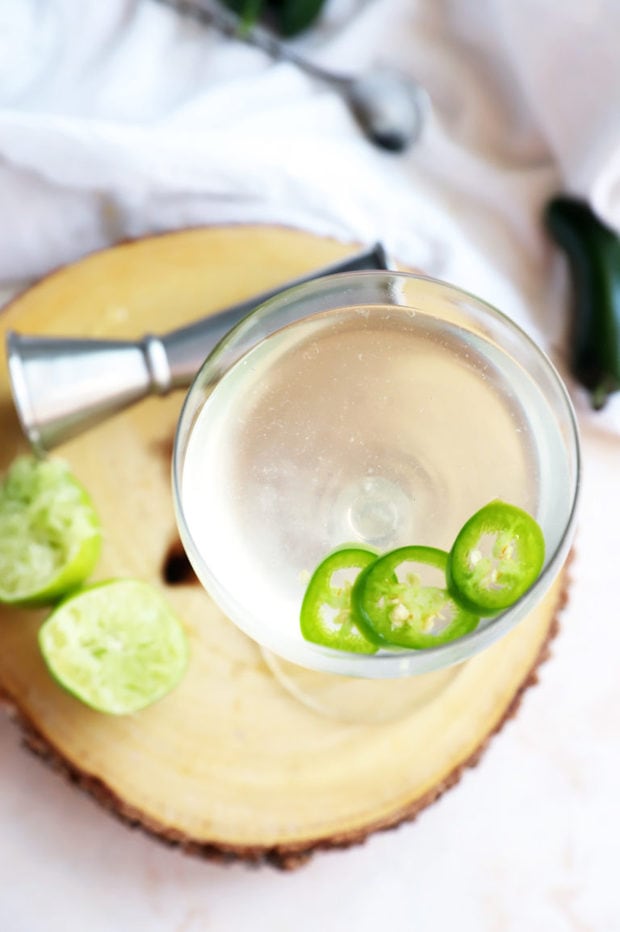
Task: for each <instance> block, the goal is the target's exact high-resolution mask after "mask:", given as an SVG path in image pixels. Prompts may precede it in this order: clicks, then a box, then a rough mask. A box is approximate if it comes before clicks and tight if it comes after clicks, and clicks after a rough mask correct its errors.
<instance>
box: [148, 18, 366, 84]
mask: <svg viewBox="0 0 620 932" xmlns="http://www.w3.org/2000/svg"><path fill="white" fill-rule="evenodd" d="M163 2H164V3H166V4H167V5H170V6H173V7H174V8H175V9H177V10H178V11H179V12H180V13H185V14H187V15H189V16H191V17H193V18H194V19H196V20H198V21H199V22H203V23H208V24H209V25H211V26H214V27H215V28H216V29H217V30H218V32H221V33H222V34H223V35H225V36H230V37H231V38H232V39H237V40H238V41H240V42H245V43H246V44H247V45H253V46H254V47H255V48H258V49H261V51H263V52H265V53H266V54H267V55H269V57H270V58H272V59H274V60H275V61H289V62H291V63H292V64H294V65H296V66H297V67H298V68H299V69H300V70H301V71H305V72H306V74H309V75H311V76H312V77H313V78H316V79H317V80H319V81H323V82H324V83H326V84H331V85H333V86H335V87H338V86H341V85H346V84H349V83H350V81H351V79H350V78H349V77H346V76H345V75H342V76H340V75H337V74H332V72H328V71H325V69H323V68H321V67H320V66H319V65H315V64H314V63H313V62H311V61H309V60H308V59H306V58H302V57H301V56H300V55H298V54H297V53H296V52H294V51H293V50H292V49H290V48H289V47H288V46H287V45H286V44H285V43H284V42H280V40H279V39H277V38H276V37H275V36H274V35H273V33H271V32H270V31H269V30H268V29H264V28H263V27H262V26H259V25H256V24H253V25H251V26H249V25H247V24H246V23H244V21H243V19H242V17H241V16H239V14H238V13H235V12H234V11H233V10H229V9H228V8H227V7H224V6H222V4H221V3H219V2H218V0H163Z"/></svg>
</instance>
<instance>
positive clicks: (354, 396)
mask: <svg viewBox="0 0 620 932" xmlns="http://www.w3.org/2000/svg"><path fill="white" fill-rule="evenodd" d="M173 487H174V500H175V508H176V514H177V521H178V526H179V531H180V534H181V538H182V541H183V544H184V546H185V549H186V551H187V554H188V557H189V559H190V561H191V563H192V565H193V567H194V569H195V571H196V573H197V575H198V578H199V579H200V581H201V582H202V584H203V585H204V587H205V588H206V589H207V591H208V592H209V593H210V594H211V596H212V597H213V599H214V600H215V601H216V602H217V603H218V604H219V606H220V607H221V608H222V610H223V611H224V612H225V613H226V615H227V616H228V617H229V618H230V619H231V620H232V621H233V622H234V623H235V624H236V625H238V626H239V628H241V629H242V630H243V631H244V632H245V633H246V634H247V635H248V636H249V637H250V638H252V639H253V640H255V641H256V642H257V643H258V644H259V645H261V647H262V648H263V650H264V653H265V658H266V660H267V662H268V664H269V666H270V667H271V669H272V671H273V672H274V674H275V675H276V676H277V677H278V678H279V680H280V682H282V683H283V685H285V687H286V688H287V689H289V691H290V692H292V693H294V694H295V695H297V696H298V698H300V699H301V700H302V701H305V702H306V703H307V704H308V705H311V706H312V707H314V708H316V709H317V710H318V711H324V712H326V714H336V715H342V717H343V718H349V717H350V708H351V707H353V708H355V709H358V708H359V707H360V700H359V695H360V693H359V690H360V688H364V687H360V685H359V680H360V679H361V680H366V681H379V680H382V681H386V680H389V681H391V682H390V683H386V682H383V684H381V685H379V684H378V685H377V686H376V687H374V688H375V689H377V690H379V691H380V693H377V695H380V696H381V699H380V700H379V703H378V704H379V705H380V706H381V708H382V709H383V710H384V711H383V712H382V714H384V715H387V716H390V715H391V714H392V712H390V709H394V710H399V713H400V712H402V710H403V709H406V708H407V703H408V702H409V701H410V702H415V701H417V699H415V697H416V696H419V695H420V690H422V693H423V694H426V691H428V688H429V677H428V676H426V678H424V677H425V675H427V674H430V673H431V672H432V671H442V670H445V669H446V668H450V667H452V666H453V665H455V664H459V663H460V662H462V661H465V660H467V659H468V658H469V657H471V656H472V655H474V654H475V653H477V652H478V651H481V650H483V649H485V648H486V647H488V646H489V645H490V644H492V643H493V642H494V641H496V640H497V639H498V638H500V637H502V636H503V635H504V634H506V633H507V632H508V631H509V630H510V629H511V628H513V626H515V625H516V624H517V623H518V622H519V621H520V620H521V619H523V618H524V617H525V616H526V615H527V614H528V613H529V612H530V611H531V610H532V609H533V608H534V607H535V606H536V605H537V604H538V602H539V601H540V600H541V598H542V597H543V595H544V594H545V593H546V591H547V590H548V589H549V587H550V586H551V584H552V582H553V580H554V579H555V578H556V576H557V574H558V573H559V571H560V569H561V567H562V566H563V564H564V562H565V559H566V557H567V554H568V551H569V548H570V544H571V539H572V534H573V528H574V521H575V509H576V503H577V496H578V487H579V442H578V434H577V428H576V423H575V417H574V413H573V410H572V406H571V403H570V400H569V397H568V394H567V392H566V389H565V387H564V385H563V383H562V381H561V379H560V377H559V375H558V373H557V372H556V370H555V368H554V367H553V365H552V364H551V362H550V361H549V359H548V358H547V356H546V355H545V354H544V353H543V352H542V351H541V350H540V349H539V347H538V346H537V345H536V344H535V343H534V342H533V341H532V340H531V339H530V338H529V337H528V336H527V335H526V334H525V333H524V332H523V331H522V330H521V329H520V328H519V327H517V326H516V325H515V324H514V323H513V322H512V321H511V320H510V319H508V318H507V317H506V316H505V315H503V314H502V313H500V312H499V311H497V310H495V309H494V308H492V307H490V306H489V305H488V304H485V303H484V302H483V301H481V300H479V299H477V298H475V297H473V296H472V295H470V294H467V293H465V292H463V291H461V290H459V289H457V288H455V287H453V286H450V285H447V284H445V283H442V282H439V281H436V280H433V279H430V278H426V277H423V276H417V275H412V274H407V273H400V272H359V273H352V274H345V275H335V276H330V277H327V278H324V279H319V280H315V281H313V282H311V283H308V284H305V285H302V286H299V287H296V288H292V289H290V290H288V291H285V292H283V293H281V294H280V295H278V296H277V297H276V298H274V299H272V300H270V301H268V302H266V303H265V304H263V305H262V306H260V307H259V308H257V309H256V310H255V311H254V312H252V313H251V314H250V315H249V316H248V317H247V318H246V319H245V320H244V321H242V322H241V323H240V324H239V325H238V326H237V327H236V328H235V329H234V330H232V331H231V332H230V333H229V334H228V335H227V336H226V337H225V338H224V339H223V340H222V341H221V342H220V343H219V344H218V346H217V347H216V348H215V349H214V350H213V352H212V353H211V354H210V355H209V357H208V358H207V359H206V361H205V362H204V364H203V366H202V368H201V369H200V371H199V373H198V375H197V377H196V379H195V380H194V382H193V384H192V386H191V388H190V391H189V393H188V395H187V398H186V400H185V404H184V407H183V410H182V413H181V417H180V420H179V425H178V431H177V436H176V440H175V449H174V457H173ZM494 499H502V500H504V501H507V502H510V503H511V504H514V505H517V506H519V507H521V508H524V509H525V510H527V511H528V512H530V513H531V514H532V515H533V516H534V517H535V518H536V519H537V521H538V522H539V524H540V526H541V528H542V530H543V533H544V537H545V545H546V556H545V563H544V566H543V569H542V572H541V573H540V576H539V577H538V579H537V580H536V582H535V583H534V585H533V586H532V587H531V588H530V589H529V590H528V592H527V593H526V594H525V595H524V596H523V597H522V598H521V599H520V600H519V601H518V602H517V603H516V604H515V605H513V606H511V607H510V608H509V609H507V610H506V611H504V612H502V613H501V614H499V615H497V616H495V617H492V618H486V619H481V621H480V623H479V625H478V627H477V628H476V629H475V630H474V631H472V632H471V633H469V634H467V635H466V636H464V637H461V638H459V639H457V640H454V641H451V642H448V643H445V644H440V645H437V646H436V647H432V648H428V649H423V650H403V649H382V650H379V651H378V652H377V653H376V654H362V653H348V652H343V651H340V650H334V649H331V648H328V647H325V646H322V645H319V644H315V643H311V642H309V641H307V640H305V639H304V638H303V636H302V634H301V631H300V624H299V615H300V607H301V603H302V599H303V596H304V591H305V588H306V585H307V581H308V578H309V576H310V574H311V573H312V571H313V570H314V569H315V567H316V566H317V565H318V564H319V563H320V561H321V560H322V559H323V558H324V557H325V556H326V554H327V553H329V552H330V551H332V550H333V549H334V548H336V547H338V546H340V545H343V544H352V543H362V544H365V545H369V546H371V547H373V548H375V549H376V550H377V551H379V552H383V551H388V550H392V549H394V548H396V547H401V546H406V545H412V544H419V545H424V546H431V547H438V548H442V549H444V550H449V549H450V546H451V543H452V541H453V540H454V537H455V535H456V534H457V532H458V530H459V528H460V527H461V526H462V525H463V524H464V522H465V521H466V520H467V519H468V518H469V517H470V516H471V515H472V514H473V513H474V512H475V511H477V510H478V509H479V508H480V507H482V506H483V505H485V504H487V503H488V502H489V501H491V500H494ZM309 671H314V672H309ZM334 675H336V676H334ZM336 678H337V682H338V683H339V684H342V685H341V687H339V688H338V689H337V690H336V692H337V693H338V695H339V696H340V697H343V696H345V695H346V692H347V689H348V687H347V684H351V690H350V692H351V695H353V694H355V696H356V697H357V698H355V699H354V700H353V702H352V706H350V705H349V704H348V703H347V702H346V701H345V702H344V704H342V703H341V701H340V699H339V700H338V702H337V703H336V705H338V708H339V711H338V709H336V710H335V709H334V708H332V705H331V703H332V699H333V696H334V695H335V693H334V690H333V688H332V686H333V683H334V681H335V680H336ZM397 680H400V681H401V683H400V686H399V687H398V689H397V687H396V686H394V681H397ZM355 681H357V686H355ZM433 682H434V681H433ZM368 688H369V689H370V690H372V688H373V687H371V686H369V687H368ZM431 692H432V688H431ZM369 695H370V696H372V692H371V693H369ZM388 695H389V696H391V697H393V702H392V701H390V702H388V701H385V699H386V697H387V696H388ZM325 696H331V697H332V699H329V700H325V699H324V697H325ZM407 696H410V697H413V698H410V699H409V700H408V699H407V698H406V697H407ZM369 701H370V705H375V706H376V705H377V703H375V702H374V701H373V700H372V699H370V700H369ZM362 704H363V703H362ZM394 714H395V713H394Z"/></svg>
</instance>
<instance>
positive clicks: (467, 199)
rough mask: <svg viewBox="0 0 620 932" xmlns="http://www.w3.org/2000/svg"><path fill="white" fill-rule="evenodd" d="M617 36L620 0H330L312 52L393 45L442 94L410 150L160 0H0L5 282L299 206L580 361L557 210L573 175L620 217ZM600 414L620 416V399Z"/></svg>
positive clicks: (387, 61)
mask: <svg viewBox="0 0 620 932" xmlns="http://www.w3.org/2000/svg"><path fill="white" fill-rule="evenodd" d="M357 6H359V8H360V9H359V12H357V13H356V15H354V16H353V15H351V10H352V9H353V8H354V7H357ZM618 37H620V4H618V3H617V2H616V0H565V2H563V3H562V4H552V3H549V2H548V0H477V2H476V3H473V4H472V3H465V4H464V3H462V2H460V0H374V2H373V0H366V2H359V3H356V2H355V0H330V3H329V4H328V7H327V11H326V15H325V17H324V21H323V24H322V26H321V27H320V28H318V29H316V30H314V31H313V32H312V33H311V34H310V35H308V36H307V37H306V38H304V39H303V40H300V41H299V42H298V43H297V45H298V48H299V50H300V51H302V52H304V53H305V54H307V55H309V56H311V57H312V58H313V59H314V60H315V61H317V62H319V63H320V64H322V65H324V66H327V67H331V68H333V69H335V70H339V71H341V72H354V71H361V70H363V69H364V68H366V67H368V66H370V65H371V64H374V63H381V64H384V65H392V66H394V67H398V68H400V69H402V70H404V71H407V72H409V73H410V74H412V75H414V76H415V77H416V78H417V79H418V80H419V81H420V83H421V84H423V86H424V87H425V88H426V89H427V91H428V93H429V94H430V97H431V100H432V113H431V116H430V118H429V120H428V123H427V126H426V129H425V133H424V135H423V138H422V141H421V142H420V143H419V144H418V146H416V148H415V149H414V150H412V151H410V152H409V153H407V154H406V155H404V156H395V155H391V154H388V153H384V152H381V151H379V150H377V149H375V148H373V147H372V146H371V145H370V144H369V143H368V142H367V141H366V140H365V139H363V138H362V137H361V135H360V133H359V130H358V128H357V126H356V124H355V122H354V121H353V119H352V117H351V115H350V114H349V112H348V110H347V108H346V106H345V105H344V103H343V102H342V101H341V100H340V99H339V98H338V97H337V96H336V95H335V94H334V93H333V92H332V91H330V90H329V89H327V88H325V87H322V86H320V85H318V84H317V83H316V82H314V81H313V80H312V79H309V78H307V77H306V76H304V75H302V74H301V73H300V72H298V71H297V70H296V69H295V68H294V67H293V66H291V65H288V64H284V63H278V64H274V63H271V62H270V61H268V60H267V59H266V57H265V56H264V55H263V54H262V53H261V52H259V51H257V50H254V49H251V48H249V47H247V46H244V45H242V44H241V43H239V42H234V41H231V40H227V39H222V38H220V37H219V36H217V35H216V34H215V33H214V31H213V30H211V29H208V28H205V27H204V26H200V25H198V24H196V23H194V22H192V21H190V20H188V19H186V18H183V17H181V16H180V15H179V14H178V13H177V12H176V11H174V10H171V9H168V8H166V7H164V6H163V5H160V4H159V3H157V2H155V0H107V2H106V3H101V2H99V0H48V2H47V3H46V4H40V3H38V2H37V0H0V208H1V215H2V223H1V224H0V282H4V283H6V282H15V281H23V280H29V279H32V278H34V277H36V276H39V275H41V274H43V273H45V272H46V271H48V270H49V269H51V268H53V267H55V266H57V265H59V264H61V263H65V262H69V261H72V260H74V259H76V258H78V257H79V256H81V255H83V254H84V253H86V252H89V251H91V250H93V249H97V248H100V247H103V246H106V245H108V244H110V243H113V242H115V241H117V240H119V239H121V238H125V237H133V236H140V235H142V234H145V233H149V232H153V231H160V230H166V229H174V228H177V227H182V226H185V225H189V224H197V223H220V222H228V221H233V222H234V221H246V222H247V221H250V222H251V221H257V222H279V223H286V224H290V225H293V226H299V227H303V228H305V229H309V230H312V231H315V232H317V233H321V234H327V235H332V236H336V237H340V238H343V239H346V240H351V241H353V240H356V241H363V242H366V243H367V242H372V241H374V240H377V239H381V240H382V241H383V242H384V243H385V245H386V246H387V248H388V250H389V251H390V252H391V253H393V254H394V255H395V256H396V257H397V258H398V259H399V260H401V261H403V262H406V263H410V264H412V265H414V266H416V267H418V268H421V269H423V270H424V271H426V272H427V273H429V274H432V275H435V276H437V277H440V278H444V279H447V280H449V281H451V282H454V283H455V284H458V285H460V286H461V287H464V288H466V289H469V290H471V291H473V292H475V293H477V294H479V295H480V296H481V297H483V298H485V299H487V300H488V301H490V302H491V303H493V304H495V305H497V306H498V307H500V308H501V309H502V310H504V311H505V312H506V313H508V314H509V315H511V316H512V317H513V318H514V319H515V320H517V321H518V322H519V323H521V325H522V326H524V327H525V329H527V330H528V331H529V332H530V333H531V334H532V335H533V336H534V338H535V339H537V340H538V341H539V342H540V344H541V345H542V346H543V347H545V348H546V349H547V350H548V351H549V352H550V353H551V355H552V356H553V358H554V359H555V360H556V361H557V362H558V364H559V365H560V368H561V369H562V370H563V371H564V372H565V362H564V360H565V359H566V317H567V306H566V275H565V269H564V264H563V260H562V259H561V257H560V255H559V253H558V251H557V250H556V249H555V248H554V247H553V246H552V244H551V243H550V242H549V240H548V239H547V237H546V236H545V233H544V230H543V227H542V224H541V212H542V209H543V205H544V203H545V202H546V200H547V199H548V198H549V197H550V196H551V194H553V193H554V192H556V191H559V190H568V191H571V192H573V193H575V194H578V195H580V196H582V197H585V198H587V199H589V200H590V202H591V203H592V204H593V206H594V207H595V209H596V210H597V211H598V212H599V214H600V215H601V216H602V217H603V218H604V219H605V220H606V221H607V222H608V223H610V224H612V225H615V226H616V227H617V228H618V229H619V230H620V56H619V55H618V54H617V42H618ZM573 390H574V397H575V399H576V401H577V405H578V408H580V409H583V410H585V407H586V405H585V400H584V397H583V396H582V394H581V393H580V392H579V390H577V389H576V388H575V387H574V386H573ZM595 423H597V424H599V425H600V426H602V427H611V428H616V427H617V428H619V429H620V401H618V400H617V399H616V400H614V401H613V402H612V403H610V405H609V407H608V409H607V410H606V411H605V412H603V413H602V414H599V415H596V420H595Z"/></svg>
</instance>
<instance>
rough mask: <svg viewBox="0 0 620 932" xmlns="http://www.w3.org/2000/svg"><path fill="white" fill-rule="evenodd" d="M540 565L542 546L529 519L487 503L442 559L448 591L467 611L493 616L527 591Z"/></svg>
mask: <svg viewBox="0 0 620 932" xmlns="http://www.w3.org/2000/svg"><path fill="white" fill-rule="evenodd" d="M544 559H545V540H544V537H543V533H542V531H541V529H540V527H539V525H538V524H537V523H536V521H535V520H534V518H532V516H531V515H529V514H528V513H527V512H526V511H523V510H522V509H521V508H517V507H516V506H515V505H508V504H506V503H505V502H501V501H499V500H498V501H493V502H490V503H489V504H488V505H485V506H484V508H481V509H480V511H477V512H476V514H475V515H472V517H471V518H470V519H469V521H467V523H466V524H465V525H464V526H463V528H462V529H461V530H460V531H459V533H458V535H457V538H456V540H455V542H454V544H453V546H452V550H451V551H450V557H449V559H448V573H447V575H448V587H449V589H450V592H451V593H452V595H453V596H454V598H455V599H456V600H457V601H458V602H460V603H462V604H463V605H464V606H465V607H466V608H469V609H470V610H471V611H474V612H477V613H478V614H479V615H495V614H496V613H497V612H501V611H503V610H504V609H506V608H508V607H509V606H510V605H513V604H514V603H515V602H516V601H517V600H518V599H520V598H521V596H522V595H523V594H524V593H525V592H526V591H527V590H528V589H529V588H530V586H531V585H532V583H533V582H534V581H535V580H536V579H537V577H538V575H539V574H540V571H541V569H542V566H543V562H544Z"/></svg>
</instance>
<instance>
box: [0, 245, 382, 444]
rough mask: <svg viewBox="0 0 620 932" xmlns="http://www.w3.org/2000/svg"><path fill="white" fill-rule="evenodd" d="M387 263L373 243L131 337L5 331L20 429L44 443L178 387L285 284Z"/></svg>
mask: <svg viewBox="0 0 620 932" xmlns="http://www.w3.org/2000/svg"><path fill="white" fill-rule="evenodd" d="M387 268H389V265H388V262H387V258H386V254H385V250H384V249H383V247H382V246H381V244H379V243H377V244H376V245H375V246H373V247H372V248H371V249H367V250H364V251H363V252H360V253H357V254H355V255H354V256H351V257H350V258H348V259H345V260H343V261H341V262H337V263H334V264H333V265H329V266H324V267H323V268H322V269H318V270H317V271H316V272H312V273H311V274H310V275H306V276H304V277H302V278H298V279H295V280H294V281H290V282H286V283H283V284H282V285H280V286H279V287H278V288H275V289H273V290H272V291H268V292H263V293H262V294H259V295H255V296H254V297H253V298H251V299H249V300H248V301H243V302H241V303H240V304H235V305H234V306H233V307H229V308H226V309H225V310H223V311H220V312H219V313H216V314H212V315H210V316H208V317H205V318H202V319H201V320H198V321H196V322H195V323H193V324H189V325H188V326H186V327H181V328H179V329H178V330H172V331H171V332H170V333H167V334H163V335H161V336H155V335H153V334H146V335H145V336H144V337H143V338H142V339H140V340H135V341H133V340H91V339H75V338H69V337H38V336H24V335H20V334H18V333H15V332H9V333H8V334H7V340H6V346H7V356H8V363H9V376H10V381H11V390H12V393H13V400H14V403H15V408H16V409H17V414H18V417H19V420H20V423H21V426H22V429H23V431H24V433H25V435H26V437H27V438H28V440H29V441H30V443H31V445H32V446H33V447H34V449H35V450H37V451H38V452H44V451H46V450H51V449H53V448H54V447H56V446H58V445H59V444H61V443H63V442H64V441H65V440H69V439H70V438H71V437H75V436H76V435H77V434H79V433H81V432H82V431H84V430H86V429H87V428H89V427H92V426H93V425H94V424H97V423H98V422H99V421H102V420H103V419H104V418H106V417H109V416H110V415H112V414H115V413H116V412H118V411H121V410H122V409H123V408H127V407H129V406H130V405H132V404H134V403H135V402H137V401H140V399H142V398H145V397H146V396H147V395H151V394H158V395H165V394H167V393H168V392H170V391H172V390H173V389H175V388H186V387H187V386H188V385H189V384H190V382H191V381H192V379H193V377H194V375H195V374H196V372H197V371H198V369H199V368H200V366H201V365H202V363H203V362H204V360H205V359H206V357H207V356H208V354H209V353H210V352H211V350H212V349H213V347H214V346H215V345H216V344H217V343H218V342H219V341H220V340H221V339H222V337H223V336H224V335H225V334H226V333H228V331H229V330H231V328H232V327H234V326H235V324H237V323H238V322H239V321H240V320H242V319H243V318H244V317H245V316H246V315H247V314H249V313H250V311H252V310H253V309H254V308H256V307H258V305H259V304H262V303H263V302H264V301H266V300H268V299H269V298H272V297H274V296H275V295H276V294H279V292H281V291H284V289H285V288H290V287H292V286H294V285H301V284H303V283H304V282H307V281H311V280H312V279H315V278H320V277H322V276H324V275H333V274H335V273H337V272H354V271H358V270H362V269H387Z"/></svg>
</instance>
